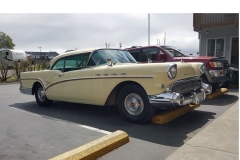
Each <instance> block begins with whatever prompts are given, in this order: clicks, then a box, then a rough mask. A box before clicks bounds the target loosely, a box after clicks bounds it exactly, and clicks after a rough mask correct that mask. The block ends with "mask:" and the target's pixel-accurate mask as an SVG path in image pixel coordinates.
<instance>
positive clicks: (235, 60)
mask: <svg viewBox="0 0 240 160" xmlns="http://www.w3.org/2000/svg"><path fill="white" fill-rule="evenodd" d="M231 64H235V65H239V37H234V38H232V51H231Z"/></svg>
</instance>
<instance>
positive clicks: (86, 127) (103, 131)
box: [11, 107, 112, 134]
mask: <svg viewBox="0 0 240 160" xmlns="http://www.w3.org/2000/svg"><path fill="white" fill-rule="evenodd" d="M11 108H13V109H16V110H18V111H21V112H24V113H28V114H31V115H34V116H38V117H43V118H45V117H48V118H49V119H54V120H56V121H57V122H60V123H65V124H67V122H69V121H64V120H61V119H58V118H53V117H49V116H45V115H44V116H42V115H39V114H35V113H32V112H28V111H23V110H21V109H18V108H14V107H11ZM70 123H71V124H74V125H77V126H79V127H82V128H85V129H89V130H92V131H95V132H99V133H103V134H110V133H112V132H109V131H105V130H101V129H98V128H94V127H91V126H86V125H82V124H78V123H74V122H70Z"/></svg>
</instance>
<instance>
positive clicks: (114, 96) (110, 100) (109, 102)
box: [104, 81, 145, 105]
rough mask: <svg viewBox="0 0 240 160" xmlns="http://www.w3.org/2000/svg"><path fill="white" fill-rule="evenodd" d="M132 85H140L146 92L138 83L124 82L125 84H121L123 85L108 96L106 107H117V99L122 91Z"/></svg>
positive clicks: (118, 86)
mask: <svg viewBox="0 0 240 160" xmlns="http://www.w3.org/2000/svg"><path fill="white" fill-rule="evenodd" d="M131 84H135V85H138V86H140V87H141V88H142V89H143V90H144V91H145V89H144V88H143V87H142V86H141V85H140V84H139V83H137V82H135V81H124V82H121V83H119V84H118V85H116V86H115V87H114V88H113V90H112V91H111V93H110V94H109V95H108V98H107V100H106V102H105V104H104V105H117V98H118V95H119V93H120V91H121V90H122V89H123V88H124V87H125V86H128V85H131Z"/></svg>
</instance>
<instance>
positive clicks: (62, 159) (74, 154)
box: [50, 130, 129, 160]
mask: <svg viewBox="0 0 240 160" xmlns="http://www.w3.org/2000/svg"><path fill="white" fill-rule="evenodd" d="M128 142H129V136H128V134H127V133H126V132H123V131H120V130H118V131H115V132H113V133H111V134H109V135H106V136H104V137H101V138H99V139H97V140H94V141H92V142H89V143H87V144H84V145H82V146H80V147H78V148H75V149H73V150H71V151H68V152H65V153H63V154H61V155H59V156H56V157H53V158H51V159H50V160H94V159H96V158H98V157H100V156H102V155H104V154H106V153H108V152H110V151H111V150H114V149H116V148H118V147H120V146H122V145H124V144H126V143H128Z"/></svg>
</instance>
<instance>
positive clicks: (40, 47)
mask: <svg viewBox="0 0 240 160" xmlns="http://www.w3.org/2000/svg"><path fill="white" fill-rule="evenodd" d="M38 48H39V49H40V54H39V59H40V56H41V48H42V47H38Z"/></svg>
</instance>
